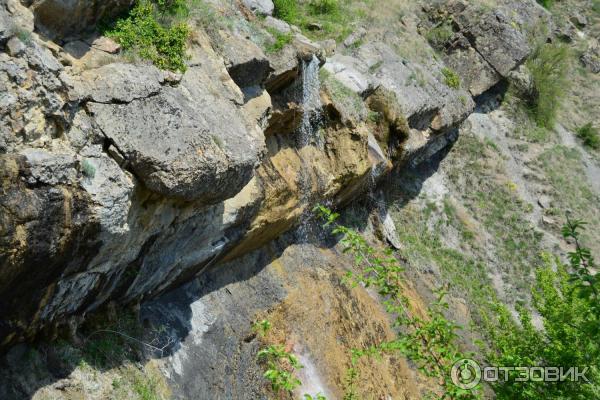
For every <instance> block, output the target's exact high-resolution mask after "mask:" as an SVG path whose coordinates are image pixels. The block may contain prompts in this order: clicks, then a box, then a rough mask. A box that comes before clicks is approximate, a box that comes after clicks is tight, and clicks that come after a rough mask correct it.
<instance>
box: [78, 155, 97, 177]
mask: <svg viewBox="0 0 600 400" xmlns="http://www.w3.org/2000/svg"><path fill="white" fill-rule="evenodd" d="M81 172H82V173H83V175H84V176H86V177H87V178H90V179H93V178H94V176H96V167H94V165H93V164H92V163H91V162H89V161H88V160H85V159H84V160H83V161H82V162H81Z"/></svg>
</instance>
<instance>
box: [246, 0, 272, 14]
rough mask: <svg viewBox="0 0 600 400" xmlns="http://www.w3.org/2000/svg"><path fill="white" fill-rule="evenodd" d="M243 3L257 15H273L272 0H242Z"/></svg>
mask: <svg viewBox="0 0 600 400" xmlns="http://www.w3.org/2000/svg"><path fill="white" fill-rule="evenodd" d="M242 1H243V3H244V5H245V6H246V7H248V8H249V9H250V10H252V12H254V13H255V14H259V15H273V11H274V9H275V6H274V5H273V1H272V0H242Z"/></svg>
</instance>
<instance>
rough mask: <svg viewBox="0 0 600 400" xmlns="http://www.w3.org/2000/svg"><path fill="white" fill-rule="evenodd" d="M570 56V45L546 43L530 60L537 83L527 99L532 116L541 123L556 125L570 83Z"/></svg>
mask: <svg viewBox="0 0 600 400" xmlns="http://www.w3.org/2000/svg"><path fill="white" fill-rule="evenodd" d="M569 57H570V53H569V49H568V47H567V46H566V45H564V44H555V43H543V44H539V45H537V46H536V48H535V49H534V51H533V54H532V56H531V57H530V58H529V60H528V61H527V67H528V68H529V71H530V73H531V78H532V82H533V85H532V88H531V89H530V91H529V93H528V94H527V97H528V98H527V99H526V101H527V105H528V109H529V111H530V113H531V117H532V118H533V120H534V121H535V122H536V124H537V125H538V126H540V127H545V128H553V127H554V123H555V122H556V114H557V112H558V109H559V108H560V104H561V101H562V98H563V96H564V93H565V91H566V88H567V86H568V81H567V72H568V69H569Z"/></svg>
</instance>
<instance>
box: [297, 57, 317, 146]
mask: <svg viewBox="0 0 600 400" xmlns="http://www.w3.org/2000/svg"><path fill="white" fill-rule="evenodd" d="M320 91H321V82H320V81H319V59H318V58H317V57H316V56H315V55H313V56H312V59H311V60H310V61H304V60H303V61H302V109H303V113H302V124H301V125H300V132H299V136H298V138H299V141H300V143H299V145H300V147H303V146H308V145H310V144H314V145H316V146H317V147H318V148H319V149H322V148H323V140H322V138H321V135H320V134H319V128H320V125H321V122H322V104H321V94H320Z"/></svg>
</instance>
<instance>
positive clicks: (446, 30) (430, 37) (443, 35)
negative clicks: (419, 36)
mask: <svg viewBox="0 0 600 400" xmlns="http://www.w3.org/2000/svg"><path fill="white" fill-rule="evenodd" d="M452 35H454V30H453V29H452V24H451V22H450V21H443V22H441V23H439V24H438V25H436V26H434V27H433V28H431V29H430V30H429V31H428V32H427V34H426V35H425V38H426V39H427V41H428V42H429V43H430V44H431V46H432V47H434V48H436V49H442V48H443V47H444V46H445V45H446V43H447V42H448V41H449V40H450V38H452Z"/></svg>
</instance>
